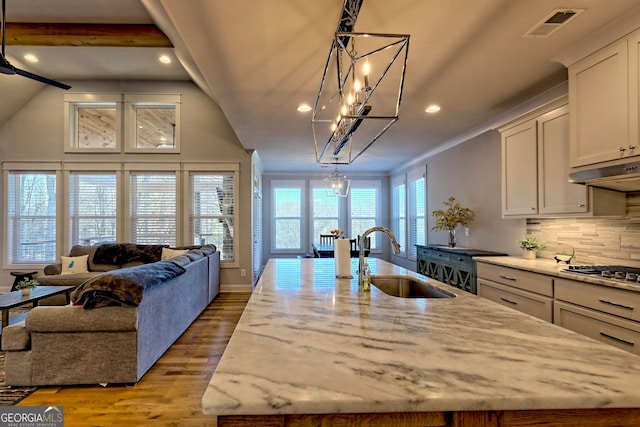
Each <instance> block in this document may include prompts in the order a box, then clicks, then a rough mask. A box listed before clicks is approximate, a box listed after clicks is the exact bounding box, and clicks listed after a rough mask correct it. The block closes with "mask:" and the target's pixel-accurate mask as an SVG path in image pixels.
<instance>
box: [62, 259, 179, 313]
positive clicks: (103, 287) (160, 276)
mask: <svg viewBox="0 0 640 427" xmlns="http://www.w3.org/2000/svg"><path fill="white" fill-rule="evenodd" d="M185 271H186V270H185V269H184V267H181V266H179V265H177V264H174V263H173V262H171V261H158V262H154V263H151V264H143V265H138V266H136V267H129V268H121V269H119V270H114V271H112V272H107V273H103V274H100V275H98V276H95V277H93V278H91V279H89V280H87V281H86V282H84V283H83V284H82V285H80V286H78V287H77V288H76V289H74V291H73V292H72V293H71V302H72V303H73V305H81V306H83V307H84V308H86V309H91V308H98V307H107V306H111V305H121V306H133V307H137V306H138V305H139V304H140V302H141V301H142V297H143V294H144V292H145V290H147V289H150V288H152V287H154V286H157V285H159V284H160V283H162V282H165V281H167V280H169V279H172V278H174V277H177V276H179V275H181V274H183V273H184V272H185Z"/></svg>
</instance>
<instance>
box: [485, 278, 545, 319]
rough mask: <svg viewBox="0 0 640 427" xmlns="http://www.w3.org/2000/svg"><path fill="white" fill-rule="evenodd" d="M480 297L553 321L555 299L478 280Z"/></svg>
mask: <svg viewBox="0 0 640 427" xmlns="http://www.w3.org/2000/svg"><path fill="white" fill-rule="evenodd" d="M478 295H479V296H481V297H483V298H486V299H488V300H491V301H493V302H497V303H498V304H501V305H504V306H506V307H511V308H513V309H515V310H518V311H521V312H523V313H526V314H529V315H531V316H534V317H537V318H538V319H542V320H545V321H547V322H551V321H552V320H553V299H552V298H549V297H544V296H542V295H537V294H534V293H531V292H527V291H521V290H518V289H514V288H510V287H509V286H504V285H500V284H498V283H491V282H488V281H487V280H483V279H478Z"/></svg>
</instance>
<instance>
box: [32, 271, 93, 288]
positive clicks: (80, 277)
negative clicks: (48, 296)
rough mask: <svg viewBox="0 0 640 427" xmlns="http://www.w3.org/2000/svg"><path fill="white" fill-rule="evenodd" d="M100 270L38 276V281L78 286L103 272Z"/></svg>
mask: <svg viewBox="0 0 640 427" xmlns="http://www.w3.org/2000/svg"><path fill="white" fill-rule="evenodd" d="M103 273H104V272H102V271H89V272H88V273H77V274H54V275H51V276H47V275H44V276H39V277H38V279H37V280H38V283H40V285H42V286H78V285H81V284H82V283H83V282H85V281H86V280H88V279H91V278H93V277H96V276H97V275H99V274H103Z"/></svg>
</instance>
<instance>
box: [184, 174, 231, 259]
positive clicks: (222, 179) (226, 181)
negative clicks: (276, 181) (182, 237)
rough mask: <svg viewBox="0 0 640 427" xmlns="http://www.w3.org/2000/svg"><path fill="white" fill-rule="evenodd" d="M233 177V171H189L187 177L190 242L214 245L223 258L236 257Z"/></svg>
mask: <svg viewBox="0 0 640 427" xmlns="http://www.w3.org/2000/svg"><path fill="white" fill-rule="evenodd" d="M235 176H236V175H235V174H234V173H233V172H225V173H216V172H211V173H206V172H192V173H191V174H190V179H189V181H190V184H189V188H190V191H189V197H190V202H189V230H188V236H189V239H190V244H193V245H205V244H214V245H216V248H218V250H219V251H220V255H221V260H223V261H234V260H235V258H236V254H235V247H236V245H235V205H236V202H235V195H236V187H237V183H236V179H235Z"/></svg>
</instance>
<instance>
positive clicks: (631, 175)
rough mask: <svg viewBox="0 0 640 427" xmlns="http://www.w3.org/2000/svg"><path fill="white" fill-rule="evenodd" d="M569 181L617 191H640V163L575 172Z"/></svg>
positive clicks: (570, 175)
mask: <svg viewBox="0 0 640 427" xmlns="http://www.w3.org/2000/svg"><path fill="white" fill-rule="evenodd" d="M569 180H570V181H571V182H576V183H578V184H586V185H591V186H594V187H600V188H609V189H611V190H617V191H625V192H627V191H640V161H636V162H630V163H625V164H622V165H615V166H605V167H597V168H593V169H587V170H582V171H579V172H573V173H571V174H569Z"/></svg>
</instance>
